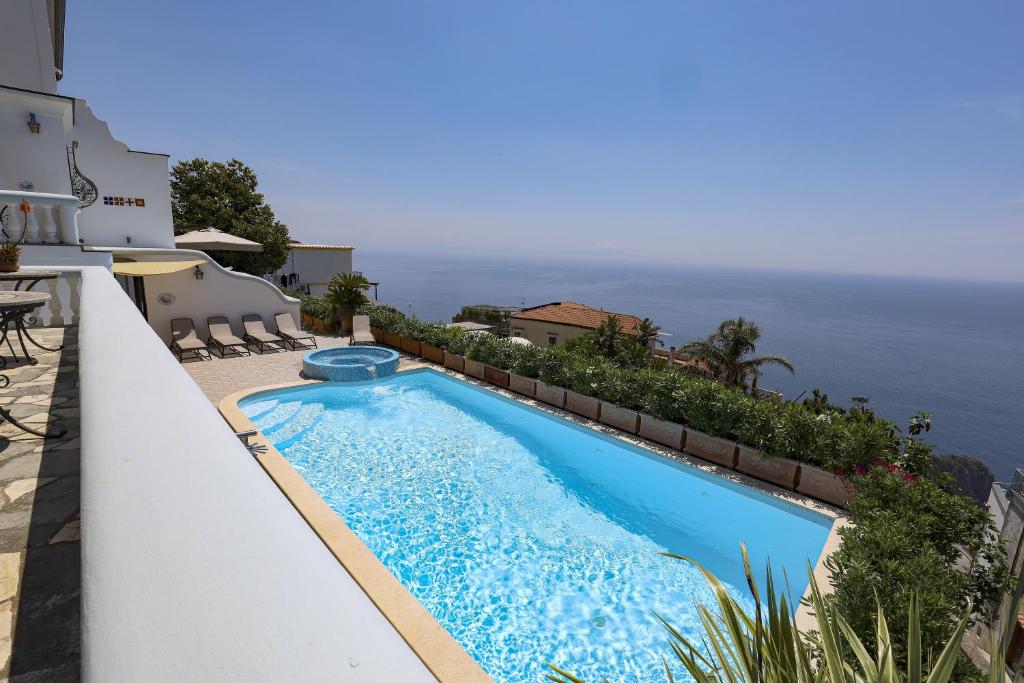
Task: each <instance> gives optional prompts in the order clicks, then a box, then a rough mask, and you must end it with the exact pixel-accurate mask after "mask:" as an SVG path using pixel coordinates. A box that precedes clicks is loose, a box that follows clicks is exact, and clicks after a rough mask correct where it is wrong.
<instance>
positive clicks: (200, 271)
mask: <svg viewBox="0 0 1024 683" xmlns="http://www.w3.org/2000/svg"><path fill="white" fill-rule="evenodd" d="M192 274H193V275H195V276H196V279H197V280H202V279H203V269H202V268H200V267H199V266H196V267H195V268H193V269H192Z"/></svg>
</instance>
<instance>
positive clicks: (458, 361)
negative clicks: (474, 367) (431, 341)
mask: <svg viewBox="0 0 1024 683" xmlns="http://www.w3.org/2000/svg"><path fill="white" fill-rule="evenodd" d="M444 366H445V367H446V368H448V369H449V370H454V371H455V372H462V371H463V370H464V369H465V367H466V359H465V358H463V357H462V356H460V355H458V354H455V353H448V352H447V351H445V352H444Z"/></svg>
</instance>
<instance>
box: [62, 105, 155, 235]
mask: <svg viewBox="0 0 1024 683" xmlns="http://www.w3.org/2000/svg"><path fill="white" fill-rule="evenodd" d="M71 139H72V140H77V141H78V167H79V169H80V170H81V172H82V174H83V175H85V176H87V177H88V178H89V179H90V180H92V181H93V182H94V183H96V187H97V188H98V190H99V194H100V197H99V199H98V200H97V201H96V203H95V204H93V205H92V206H90V207H89V208H87V209H83V210H82V212H81V213H80V214H79V215H78V234H79V236H80V237H82V238H84V239H85V243H86V244H91V245H94V246H100V247H123V246H132V247H161V248H165V249H173V248H174V226H173V224H172V222H171V190H170V180H169V177H168V168H167V157H166V156H165V155H162V154H147V153H143V152H132V151H131V150H129V149H128V146H127V145H125V144H124V143H123V142H120V141H119V140H116V139H115V138H114V136H113V135H111V134H110V128H109V127H108V126H107V124H106V123H105V122H104V121H101V120H100V119H98V118H96V116H95V115H94V114H93V113H92V110H91V109H90V108H89V105H88V104H87V103H86V102H85V100H80V99H79V100H75V126H74V128H73V129H72V130H71ZM68 144H70V142H69V143H68ZM66 171H67V169H66V168H65V172H66ZM104 196H116V197H126V198H132V199H135V198H138V197H141V198H143V199H144V200H145V202H146V205H145V206H144V207H138V206H108V205H105V204H104V203H103V197H104ZM128 237H131V242H130V243H129V242H128V241H127V238H128Z"/></svg>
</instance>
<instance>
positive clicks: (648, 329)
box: [633, 318, 665, 349]
mask: <svg viewBox="0 0 1024 683" xmlns="http://www.w3.org/2000/svg"><path fill="white" fill-rule="evenodd" d="M660 334H661V328H660V327H659V326H657V325H655V324H654V323H653V322H651V319H650V318H644V319H643V320H641V321H640V324H639V325H637V326H636V332H635V333H634V335H633V336H634V337H635V338H636V341H637V343H639V344H640V345H641V346H646V347H647V348H650V349H653V348H654V347H655V346H664V345H665V342H663V341H661V337H659V336H658V335H660Z"/></svg>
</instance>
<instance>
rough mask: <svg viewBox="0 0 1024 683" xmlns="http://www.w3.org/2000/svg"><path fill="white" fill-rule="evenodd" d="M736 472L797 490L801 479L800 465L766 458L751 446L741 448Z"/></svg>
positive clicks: (790, 461) (785, 460) (784, 459)
mask: <svg viewBox="0 0 1024 683" xmlns="http://www.w3.org/2000/svg"><path fill="white" fill-rule="evenodd" d="M738 449H739V458H738V459H737V461H736V471H737V472H742V473H743V474H749V475H750V476H752V477H756V478H758V479H760V480H761V481H766V482H768V483H770V484H775V485H777V486H782V487H784V488H787V489H795V488H796V482H797V479H798V478H799V477H800V463H798V462H797V461H796V460H790V459H789V458H766V457H764V456H763V455H761V451H759V450H757V449H756V448H751V447H750V446H739V447H738Z"/></svg>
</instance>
